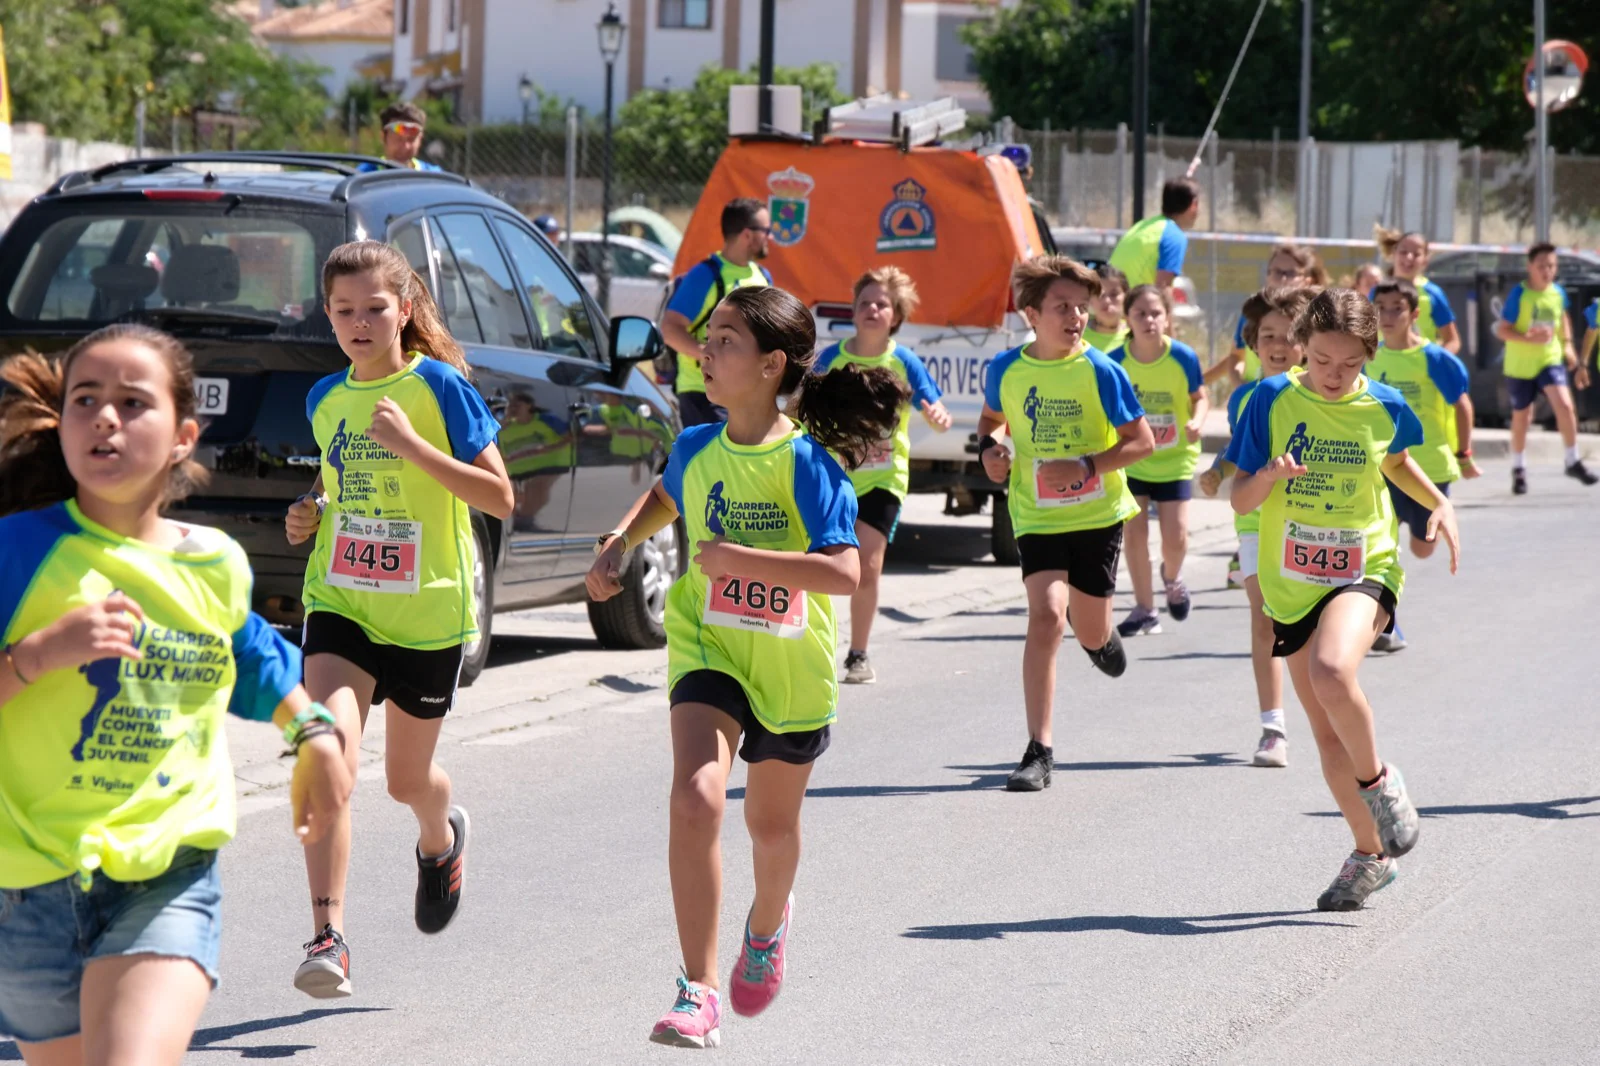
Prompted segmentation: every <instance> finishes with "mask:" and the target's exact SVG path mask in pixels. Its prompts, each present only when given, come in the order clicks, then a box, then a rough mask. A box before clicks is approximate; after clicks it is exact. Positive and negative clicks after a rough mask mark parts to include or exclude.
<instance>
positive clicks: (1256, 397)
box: [1222, 374, 1405, 474]
mask: <svg viewBox="0 0 1600 1066" xmlns="http://www.w3.org/2000/svg"><path fill="white" fill-rule="evenodd" d="M1288 387H1289V375H1287V374H1280V375H1279V376H1277V377H1273V378H1267V379H1266V380H1264V381H1262V382H1261V383H1260V384H1258V385H1257V386H1256V387H1255V391H1254V392H1252V393H1251V394H1250V401H1251V402H1250V404H1249V405H1248V406H1247V407H1245V409H1244V418H1242V419H1240V421H1239V425H1238V427H1237V428H1236V429H1235V430H1234V433H1233V439H1232V440H1231V441H1229V442H1228V450H1227V451H1226V452H1224V453H1223V456H1222V457H1223V458H1224V459H1226V460H1227V461H1228V462H1230V463H1232V464H1233V465H1234V466H1236V467H1238V468H1239V470H1240V472H1242V473H1245V474H1254V473H1255V472H1256V471H1257V470H1260V469H1261V468H1262V467H1264V466H1266V465H1267V464H1268V463H1270V462H1272V459H1273V455H1272V404H1273V402H1274V401H1275V400H1277V398H1278V397H1279V396H1281V395H1282V394H1283V390H1285V389H1287V388H1288ZM1391 391H1392V390H1391ZM1395 395H1396V396H1398V395H1400V394H1399V393H1395ZM1404 403H1405V401H1404V400H1402V401H1401V404H1402V405H1404Z"/></svg>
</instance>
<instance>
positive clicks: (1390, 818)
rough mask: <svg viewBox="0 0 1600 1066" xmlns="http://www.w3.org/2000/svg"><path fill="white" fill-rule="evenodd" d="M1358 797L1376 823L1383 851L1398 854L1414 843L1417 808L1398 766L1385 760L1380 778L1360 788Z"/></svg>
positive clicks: (1416, 829)
mask: <svg viewBox="0 0 1600 1066" xmlns="http://www.w3.org/2000/svg"><path fill="white" fill-rule="evenodd" d="M1361 799H1362V800H1363V801H1364V802H1365V803H1366V805H1367V810H1369V811H1371V812H1372V820H1373V821H1374V822H1376V823H1378V839H1380V840H1382V841H1383V849H1384V851H1386V852H1388V853H1389V854H1390V855H1394V856H1400V855H1404V854H1405V853H1406V852H1408V851H1410V850H1411V849H1412V848H1414V847H1416V846H1417V835H1418V833H1419V832H1420V828H1419V826H1418V821H1419V819H1418V818H1417V808H1416V807H1414V806H1412V804H1411V796H1410V794H1409V793H1407V792H1406V781H1405V778H1403V777H1401V776H1400V769H1399V767H1397V766H1394V765H1393V764H1391V763H1385V764H1384V767H1383V778H1382V779H1381V780H1379V781H1378V783H1377V784H1375V785H1373V786H1372V787H1371V788H1364V789H1362V790H1361Z"/></svg>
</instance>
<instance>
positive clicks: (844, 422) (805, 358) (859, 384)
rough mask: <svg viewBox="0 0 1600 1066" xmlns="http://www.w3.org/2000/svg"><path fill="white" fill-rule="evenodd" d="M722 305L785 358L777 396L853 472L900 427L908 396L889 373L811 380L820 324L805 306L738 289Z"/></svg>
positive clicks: (849, 372)
mask: <svg viewBox="0 0 1600 1066" xmlns="http://www.w3.org/2000/svg"><path fill="white" fill-rule="evenodd" d="M723 303H725V304H727V305H728V306H729V307H731V308H733V310H735V311H737V312H738V313H739V317H741V318H743V319H744V322H745V325H746V326H748V327H749V329H750V333H751V335H752V336H754V337H755V341H756V347H757V349H758V350H759V351H762V352H782V353H783V356H784V367H783V377H782V378H781V379H780V380H779V383H778V393H779V395H783V396H791V395H792V396H793V399H792V401H791V402H790V404H789V413H790V415H792V416H793V418H794V420H795V421H796V422H799V423H800V424H801V425H802V426H804V427H805V430H806V432H807V433H809V434H810V435H811V436H812V437H813V438H814V439H815V440H816V442H817V443H818V444H820V445H822V446H823V447H824V448H827V449H828V450H829V451H831V452H833V453H834V454H835V455H837V456H839V457H840V458H841V459H843V460H844V463H845V465H846V466H848V467H849V468H850V469H852V470H854V469H855V468H856V467H858V466H860V465H861V464H862V463H863V462H864V461H865V460H866V458H867V456H868V455H869V454H871V452H872V450H873V449H874V448H876V447H877V446H878V443H879V442H880V441H882V440H883V438H885V437H887V436H888V435H889V434H891V433H893V432H894V431H895V430H896V429H897V428H899V425H900V405H901V404H903V403H904V402H905V401H906V399H907V397H908V395H909V393H908V392H907V389H906V386H905V383H904V382H902V381H901V380H900V378H899V376H898V375H896V374H895V373H893V372H892V371H890V370H887V369H884V368H882V367H877V368H874V369H871V370H867V369H864V368H862V367H859V366H848V367H842V368H840V369H838V370H833V371H830V372H828V373H826V374H813V373H812V372H811V370H812V367H813V366H814V365H815V364H816V361H817V324H816V321H815V320H814V319H812V317H811V312H810V311H807V310H806V307H805V305H804V304H802V303H801V302H800V301H799V300H797V299H795V298H794V297H793V296H791V295H789V294H788V293H787V292H784V291H783V290H782V289H779V288H776V287H774V286H770V285H768V286H760V287H745V288H740V289H734V290H733V291H732V292H730V293H728V295H727V296H725V297H723Z"/></svg>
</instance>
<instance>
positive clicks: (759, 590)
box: [588, 287, 906, 1047]
mask: <svg viewBox="0 0 1600 1066" xmlns="http://www.w3.org/2000/svg"><path fill="white" fill-rule="evenodd" d="M815 345H816V327H815V325H814V323H813V320H812V317H811V313H810V312H809V311H807V310H806V308H805V306H804V305H803V304H801V303H800V301H799V300H797V299H795V298H794V297H793V296H791V295H789V294H788V293H787V292H784V291H783V290H781V289H776V288H770V287H761V288H742V289H735V290H734V291H732V292H730V293H728V295H727V296H726V297H725V298H724V299H723V301H722V302H721V304H719V305H718V306H717V309H716V310H715V311H714V312H712V315H711V320H710V327H709V333H708V335H707V339H706V344H705V346H704V355H703V357H702V359H701V362H700V367H701V371H702V373H703V375H704V377H705V384H706V395H707V397H708V398H709V399H710V400H711V402H712V403H715V404H717V405H718V406H720V407H724V408H726V409H727V411H728V421H727V422H726V424H720V423H715V424H710V425H700V426H693V427H691V428H689V429H687V430H685V431H684V432H683V433H682V435H680V436H679V437H678V439H677V442H676V443H675V444H674V445H673V448H672V454H671V456H670V457H669V459H668V460H667V469H666V472H665V473H664V474H663V475H662V477H661V478H660V480H658V481H657V482H656V484H655V485H654V486H653V487H652V488H651V490H650V491H649V492H647V493H645V494H644V496H643V497H641V498H640V500H639V501H638V503H636V504H635V505H634V506H633V508H632V509H631V510H630V511H629V512H628V514H627V516H626V518H625V519H624V520H623V522H622V524H621V526H620V528H618V529H617V530H616V531H614V532H612V533H608V534H606V535H605V536H604V537H603V538H601V541H600V543H599V544H597V545H596V550H597V551H598V553H599V557H598V558H597V559H596V560H595V562H594V566H593V568H592V569H591V570H590V571H589V577H588V588H589V595H590V596H591V597H593V598H594V599H596V600H606V599H609V598H610V597H612V596H615V595H616V594H617V593H618V592H620V591H621V585H620V584H619V581H618V575H619V574H620V573H621V572H622V570H623V568H624V565H625V557H626V555H627V553H628V551H629V550H630V549H631V548H632V547H633V546H634V545H636V544H639V543H641V542H642V541H644V540H645V539H646V538H648V537H650V536H652V535H653V534H655V533H656V532H658V531H659V530H661V529H663V528H665V527H666V526H667V525H668V524H669V523H671V522H674V521H678V520H679V519H680V517H681V519H682V521H683V522H684V525H685V527H686V532H687V536H688V540H687V543H689V544H693V545H695V549H694V558H693V562H692V563H691V565H690V567H689V570H688V572H687V573H686V574H684V576H683V577H681V578H679V579H678V581H677V582H676V583H675V584H674V585H673V586H672V590H671V592H670V593H669V594H668V597H667V615H666V629H667V669H668V674H669V691H670V693H671V695H670V697H669V699H670V703H671V708H672V710H671V731H672V761H673V774H672V795H671V802H670V807H671V830H670V833H669V837H668V845H667V856H668V866H669V868H670V870H671V875H672V900H673V906H674V909H675V910H676V912H677V919H678V941H679V944H680V946H681V947H682V950H683V970H684V973H683V976H682V977H680V978H679V979H678V995H677V999H676V1001H675V1002H674V1003H673V1005H672V1008H671V1009H670V1010H668V1011H667V1013H666V1014H665V1015H664V1016H663V1017H662V1018H661V1020H660V1021H658V1022H657V1023H656V1025H655V1028H654V1029H653V1030H652V1031H651V1034H650V1039H651V1040H653V1041H655V1042H656V1043H661V1044H671V1045H676V1046H680V1047H711V1046H715V1045H716V1044H717V1043H719V1042H720V1040H721V1019H722V994H721V992H720V991H719V983H718V974H717V915H718V911H719V909H720V906H721V900H722V858H721V847H720V844H719V839H720V836H721V829H722V815H723V809H724V806H725V804H726V796H727V783H728V774H729V771H730V770H731V768H732V763H733V756H734V752H736V751H737V752H738V753H739V756H740V757H741V758H743V759H744V760H745V762H746V763H748V764H749V773H748V777H747V784H746V792H745V800H744V817H745V825H746V826H747V827H748V829H749V831H750V843H751V851H752V853H753V858H754V863H755V899H754V900H753V901H752V903H751V906H750V915H749V918H748V920H747V921H746V923H745V927H744V935H743V937H742V938H741V943H740V948H739V958H738V960H737V961H736V962H735V963H734V967H733V975H732V979H731V981H730V983H729V988H728V998H729V1001H730V1005H731V1006H732V1007H733V1010H734V1011H735V1012H736V1013H738V1014H743V1015H747V1016H748V1015H754V1014H759V1013H760V1012H761V1011H763V1010H765V1009H766V1007H767V1006H768V1004H770V1003H771V1002H772V1000H773V998H774V997H776V996H777V994H778V991H779V989H780V988H781V986H782V984H783V979H784V971H785V968H786V966H787V950H788V941H789V933H790V930H791V927H792V922H793V918H794V897H793V895H792V893H791V889H792V887H793V885H794V880H795V872H796V870H797V869H798V866H799V862H800V805H801V801H802V800H803V799H804V798H805V792H806V782H807V781H808V780H809V779H810V777H811V766H812V763H813V762H814V761H815V760H816V759H817V757H818V756H820V755H821V754H822V753H823V752H824V751H825V750H826V749H827V747H828V740H829V733H830V726H831V724H832V723H833V721H834V719H835V717H836V704H837V702H838V692H839V689H838V682H837V680H836V676H837V675H836V673H835V668H834V649H835V647H836V641H837V637H836V630H835V626H834V617H833V607H832V604H831V601H830V598H829V597H830V596H846V595H849V594H851V593H853V592H854V591H855V590H856V584H857V582H858V581H859V580H860V559H859V553H858V551H857V542H856V494H855V490H854V489H853V488H852V487H851V485H850V478H849V476H848V475H847V474H846V473H845V471H844V470H843V469H841V468H840V466H839V464H838V462H836V461H835V460H834V458H833V456H834V455H837V456H840V457H842V458H843V459H844V460H845V462H846V463H849V464H851V465H856V464H859V463H861V462H862V461H863V460H864V459H866V457H867V456H868V455H869V454H870V453H871V452H872V451H873V449H875V448H877V447H878V446H879V443H880V442H881V441H882V440H883V438H884V437H885V436H887V435H888V434H891V433H893V432H895V430H896V429H897V427H898V426H899V424H900V420H901V412H902V408H903V406H904V404H905V402H906V388H905V385H904V382H903V380H902V379H901V377H900V376H899V375H897V374H895V373H893V372H892V371H890V370H888V369H886V368H883V367H875V368H871V369H862V368H857V367H847V368H844V369H840V370H835V371H833V372H831V373H828V374H814V373H812V372H811V371H812V366H813V362H814V360H815V358H816V348H815ZM780 396H787V397H789V400H788V404H787V407H786V409H785V410H787V412H788V413H787V414H786V413H785V410H780V408H779V406H778V398H779V397H780ZM830 453H832V454H830ZM741 735H742V736H743V743H742V745H741V741H740V738H741Z"/></svg>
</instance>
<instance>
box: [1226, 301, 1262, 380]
mask: <svg viewBox="0 0 1600 1066" xmlns="http://www.w3.org/2000/svg"><path fill="white" fill-rule="evenodd" d="M1249 322H1250V320H1249V319H1248V318H1246V317H1244V316H1243V315H1240V316H1239V324H1238V325H1236V326H1234V327H1233V350H1234V351H1236V352H1237V351H1239V350H1240V349H1243V350H1244V370H1243V371H1242V372H1241V373H1240V375H1239V376H1240V377H1241V378H1243V379H1244V380H1245V381H1260V380H1261V357H1260V356H1259V355H1257V354H1256V350H1255V349H1254V348H1252V347H1250V346H1249V345H1248V344H1246V343H1245V342H1244V327H1245V326H1247V325H1248V324H1249Z"/></svg>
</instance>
